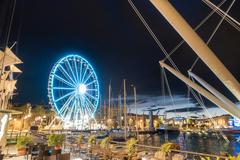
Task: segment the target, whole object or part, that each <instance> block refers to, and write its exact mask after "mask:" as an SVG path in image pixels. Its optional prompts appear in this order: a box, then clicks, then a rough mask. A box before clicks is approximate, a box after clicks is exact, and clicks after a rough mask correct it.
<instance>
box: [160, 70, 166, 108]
mask: <svg viewBox="0 0 240 160" xmlns="http://www.w3.org/2000/svg"><path fill="white" fill-rule="evenodd" d="M163 72H164V68H161V88H162V96H163V104H164V105H165V104H166V98H165V86H164V82H165V81H164V73H163Z"/></svg>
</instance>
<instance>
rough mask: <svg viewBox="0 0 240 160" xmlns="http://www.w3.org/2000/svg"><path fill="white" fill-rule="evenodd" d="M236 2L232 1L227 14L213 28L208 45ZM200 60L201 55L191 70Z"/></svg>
mask: <svg viewBox="0 0 240 160" xmlns="http://www.w3.org/2000/svg"><path fill="white" fill-rule="evenodd" d="M234 3H235V0H233V1H232V3H231V4H230V6H229V7H228V9H227V11H226V12H225V15H224V16H223V17H222V18H221V20H220V21H219V22H218V24H217V26H216V27H215V29H214V30H213V33H212V34H211V35H210V37H209V39H208V41H207V43H206V44H207V45H209V43H210V42H211V40H212V39H213V37H214V35H215V34H216V32H217V30H218V29H219V27H220V25H221V24H222V22H223V21H224V19H225V17H226V15H227V13H228V12H229V11H230V10H231V8H232V6H233V4H234ZM198 60H199V57H197V58H196V60H195V61H194V62H193V65H192V66H191V68H190V71H191V70H192V69H193V68H194V67H195V66H196V64H197V62H198Z"/></svg>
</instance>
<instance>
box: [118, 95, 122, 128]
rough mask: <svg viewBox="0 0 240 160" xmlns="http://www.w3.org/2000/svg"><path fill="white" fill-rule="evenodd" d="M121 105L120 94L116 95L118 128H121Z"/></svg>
mask: <svg viewBox="0 0 240 160" xmlns="http://www.w3.org/2000/svg"><path fill="white" fill-rule="evenodd" d="M121 106H122V104H121V94H119V95H118V109H119V110H118V111H119V112H118V123H119V126H120V128H122V119H121V118H122V107H121Z"/></svg>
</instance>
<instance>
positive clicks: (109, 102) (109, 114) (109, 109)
mask: <svg viewBox="0 0 240 160" xmlns="http://www.w3.org/2000/svg"><path fill="white" fill-rule="evenodd" d="M110 118H111V82H110V84H109V86H108V119H110Z"/></svg>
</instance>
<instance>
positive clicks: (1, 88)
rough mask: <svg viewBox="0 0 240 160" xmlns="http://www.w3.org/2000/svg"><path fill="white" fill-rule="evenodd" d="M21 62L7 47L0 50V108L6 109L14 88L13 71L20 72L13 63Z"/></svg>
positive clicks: (15, 81)
mask: <svg viewBox="0 0 240 160" xmlns="http://www.w3.org/2000/svg"><path fill="white" fill-rule="evenodd" d="M20 63H23V62H22V61H21V60H20V59H19V58H18V57H17V56H16V55H15V54H14V53H13V52H12V50H11V49H10V48H9V47H6V48H5V50H4V51H1V50H0V72H1V75H0V76H1V79H0V95H1V98H0V109H6V108H7V104H8V100H9V98H11V97H12V95H13V93H14V91H15V90H16V83H17V80H15V79H14V76H13V74H14V73H22V71H21V70H20V69H19V68H17V67H16V66H15V65H16V64H20Z"/></svg>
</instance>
